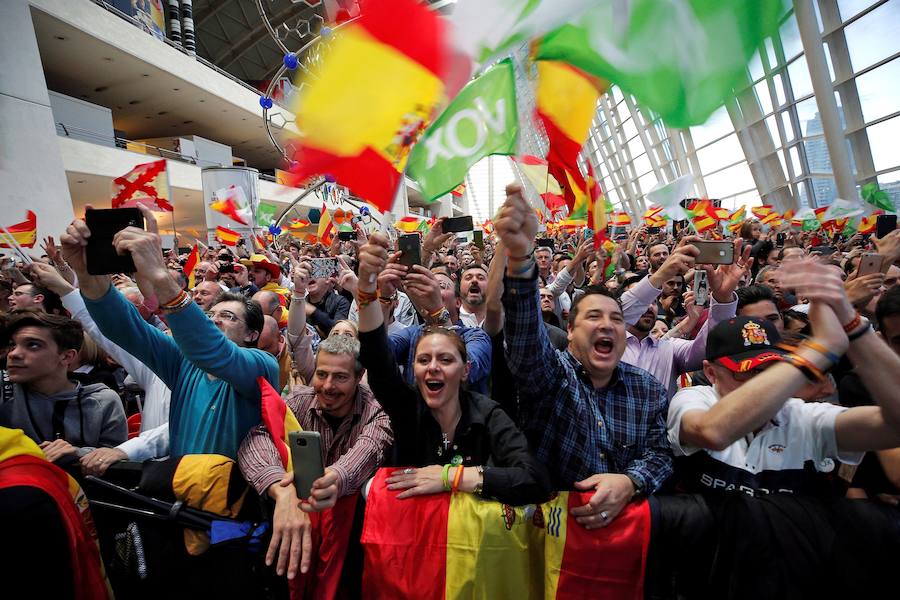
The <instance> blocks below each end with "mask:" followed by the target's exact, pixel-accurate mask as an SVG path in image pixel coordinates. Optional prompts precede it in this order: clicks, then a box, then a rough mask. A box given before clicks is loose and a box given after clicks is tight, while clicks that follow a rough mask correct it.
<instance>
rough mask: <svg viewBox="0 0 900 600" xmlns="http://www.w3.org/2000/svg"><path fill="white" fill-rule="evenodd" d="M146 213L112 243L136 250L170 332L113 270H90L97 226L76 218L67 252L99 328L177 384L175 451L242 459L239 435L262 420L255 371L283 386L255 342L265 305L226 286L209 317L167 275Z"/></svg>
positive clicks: (140, 275) (143, 279)
mask: <svg viewBox="0 0 900 600" xmlns="http://www.w3.org/2000/svg"><path fill="white" fill-rule="evenodd" d="M139 206H140V205H139ZM141 212H142V213H143V215H144V219H145V221H146V222H147V227H148V230H147V231H144V230H141V229H137V228H134V227H128V228H126V229H124V230H122V231H120V232H119V233H117V234H116V236H115V237H114V238H113V242H112V243H113V246H114V247H115V248H116V251H117V252H118V253H119V254H125V253H130V255H131V257H132V259H133V260H134V263H135V267H136V269H137V273H136V280H137V281H138V282H140V285H141V286H142V290H143V292H144V294H145V295H146V296H148V297H149V296H151V295H152V296H155V297H156V299H157V301H158V302H159V305H160V307H161V308H162V310H163V312H164V313H166V315H167V318H168V323H169V327H170V328H171V332H172V335H171V337H170V336H167V335H165V334H164V333H162V332H161V331H159V330H157V329H155V328H154V327H152V326H151V325H149V324H147V323H146V322H145V321H144V320H143V319H142V318H141V317H140V315H139V314H138V312H137V311H136V310H135V309H134V307H133V306H132V305H131V304H129V302H128V301H127V300H126V299H125V298H124V297H123V296H122V295H121V294H120V293H119V292H118V291H117V290H116V289H115V288H114V287H113V286H111V285H110V279H109V277H108V276H105V275H103V276H97V275H91V274H89V273H88V271H87V263H86V259H85V252H84V250H85V246H86V245H87V240H88V238H89V237H90V235H91V232H90V230H89V229H88V228H87V225H86V224H85V222H84V221H83V220H81V219H76V220H75V221H73V222H72V223H71V224H70V225H69V227H68V228H67V230H66V233H65V234H64V235H63V236H62V246H63V256H64V257H65V259H66V261H67V262H68V264H69V265H70V266H71V267H72V269H73V270H74V271H75V273H76V274H77V276H78V281H79V284H80V286H81V295H82V296H83V297H84V300H85V305H86V306H87V309H88V312H89V313H90V315H91V317H92V318H93V319H94V321H95V322H96V324H97V326H98V327H99V328H100V331H101V332H102V333H103V334H104V335H105V336H106V337H107V338H109V339H110V340H111V341H112V342H114V343H115V344H117V345H119V346H120V347H121V348H122V349H123V350H125V351H126V352H128V353H129V354H131V355H133V356H134V357H136V358H137V359H138V360H140V361H141V362H143V363H144V364H146V365H147V366H148V367H149V368H150V370H152V371H153V372H154V373H156V375H157V376H159V378H160V379H161V380H162V381H163V383H165V384H166V386H167V387H168V388H169V389H170V390H172V399H171V405H170V412H169V417H170V418H169V431H170V453H171V455H173V456H182V455H185V454H221V455H224V456H228V457H230V458H236V456H237V450H238V447H239V445H240V443H241V440H242V439H243V438H244V436H245V435H246V433H247V432H248V431H249V430H250V428H251V427H253V426H254V425H257V424H258V423H259V422H260V419H261V414H260V389H259V384H258V383H257V378H258V377H259V376H263V377H265V379H266V380H267V381H268V382H269V383H270V384H271V385H272V386H273V387H274V386H277V385H278V365H277V364H276V362H275V359H274V358H273V357H272V356H271V355H270V354H268V353H266V352H263V351H262V350H259V349H258V348H256V342H257V339H258V338H259V334H260V332H261V331H262V328H263V314H262V310H261V309H260V307H259V304H257V303H256V302H253V301H252V300H250V299H248V298H247V297H245V296H242V295H240V294H233V293H231V292H223V293H222V294H221V295H220V296H219V297H218V298H217V299H216V300H215V301H214V302H213V304H212V308H211V309H210V310H209V311H208V312H207V313H206V316H204V314H203V311H202V310H201V309H200V307H199V306H197V304H195V303H194V302H193V301H192V299H191V297H190V296H189V295H188V294H187V293H185V292H184V291H183V290H182V289H181V288H180V287H179V285H178V283H177V282H175V280H174V279H172V277H171V276H170V275H169V272H168V270H167V268H166V265H165V261H164V260H163V254H162V249H161V247H160V239H159V235H158V234H157V231H156V219H155V218H154V216H153V213H152V212H150V211H148V210H146V209H144V208H143V207H141ZM207 317H208V318H207Z"/></svg>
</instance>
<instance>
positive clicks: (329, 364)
mask: <svg viewBox="0 0 900 600" xmlns="http://www.w3.org/2000/svg"><path fill="white" fill-rule="evenodd" d="M364 372H365V369H364V368H363V366H362V365H361V364H360V362H359V341H358V340H356V339H354V338H351V337H349V336H345V335H336V336H332V337H329V338H327V339H325V340H323V341H322V343H321V344H319V351H318V353H317V355H316V368H315V372H314V374H313V378H312V386H300V387H298V388H296V389H295V390H294V391H293V392H291V394H290V395H289V396H288V397H286V398H285V403H286V404H287V405H288V407H290V409H291V411H293V413H294V416H296V417H297V421H298V422H299V423H300V426H301V427H302V428H303V430H304V431H316V432H318V433H319V435H320V436H321V438H322V444H321V450H322V464H324V465H326V468H325V475H323V476H322V477H320V478H319V479H317V480H316V481H314V482H313V486H312V495H311V497H310V498H309V499H307V498H297V492H296V489H295V488H294V485H293V473H286V472H285V470H284V468H283V467H282V465H281V458H280V456H279V454H278V451H277V450H276V448H275V444H274V443H273V442H272V438H271V436H270V435H269V433H268V432H267V431H266V429H265V427H264V426H259V427H256V428H254V429H253V430H251V431H250V433H249V434H248V436H247V437H246V438H245V439H244V442H243V444H241V449H240V452H239V453H238V464H239V465H240V467H241V472H242V473H243V474H244V477H245V478H246V480H247V481H248V482H249V483H250V484H251V485H253V487H254V488H256V490H257V492H259V493H260V494H261V495H268V496H269V497H270V498H272V499H273V500H275V511H274V514H273V517H272V529H273V534H272V541H271V543H270V545H269V555H270V556H273V555H274V554H275V552H276V551H278V550H279V549H280V552H279V556H280V557H279V560H278V567H277V571H278V574H279V575H283V574H284V572H285V566H286V563H287V557H288V556H290V557H291V558H290V563H289V564H288V565H287V567H288V568H287V573H288V577H293V576H294V575H295V574H296V570H297V565H298V564H300V563H301V561H302V565H303V568H302V569H301V570H303V571H304V572H305V570H306V568H305V567H306V566H308V565H309V560H310V555H309V552H310V539H309V537H310V529H309V517H308V516H307V515H306V514H305V513H306V512H308V511H311V510H314V511H319V510H324V509H326V508H329V507H331V506H333V505H334V503H335V501H336V500H337V498H339V497H341V496H348V495H350V494H355V493H356V492H358V491H359V490H360V488H361V487H362V485H363V484H364V483H365V482H366V480H367V479H369V478H370V477H371V476H372V475H373V474H374V473H375V470H376V469H377V468H378V467H379V465H381V463H382V462H383V460H384V457H385V452H386V451H387V449H388V448H390V446H391V444H392V443H393V433H392V432H391V423H390V419H389V418H388V416H387V414H386V413H385V412H384V411H383V410H382V408H381V405H380V404H378V401H377V400H376V399H375V396H373V395H372V391H371V390H370V389H369V388H368V387H366V386H365V385H360V379H362V376H363V373H364ZM301 500H303V501H304V502H303V504H301V502H300V501H301ZM307 501H308V502H307ZM301 555H302V557H301Z"/></svg>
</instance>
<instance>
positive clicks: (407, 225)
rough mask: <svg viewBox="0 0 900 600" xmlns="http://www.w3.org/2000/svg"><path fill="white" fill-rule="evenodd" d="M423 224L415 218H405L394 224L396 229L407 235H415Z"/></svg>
mask: <svg viewBox="0 0 900 600" xmlns="http://www.w3.org/2000/svg"><path fill="white" fill-rule="evenodd" d="M423 222H424V221H421V220H420V219H417V218H415V217H403V218H402V219H400V220H399V221H396V222H395V223H394V227H395V228H397V229H399V230H400V231H403V232H405V233H415V232H416V231H419V227H420V223H423Z"/></svg>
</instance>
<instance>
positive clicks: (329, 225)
mask: <svg viewBox="0 0 900 600" xmlns="http://www.w3.org/2000/svg"><path fill="white" fill-rule="evenodd" d="M316 235H317V236H318V238H319V241H320V242H321V243H323V244H325V245H326V246H330V245H331V240H332V238H333V237H334V222H333V221H332V220H331V213H329V212H328V209H327V208H326V207H325V205H324V204H323V205H322V216H321V217H319V228H318V230H317V231H316Z"/></svg>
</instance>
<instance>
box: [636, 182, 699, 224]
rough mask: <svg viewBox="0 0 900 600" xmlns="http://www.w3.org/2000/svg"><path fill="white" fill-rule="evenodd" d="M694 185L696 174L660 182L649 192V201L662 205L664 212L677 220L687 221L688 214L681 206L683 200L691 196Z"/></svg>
mask: <svg viewBox="0 0 900 600" xmlns="http://www.w3.org/2000/svg"><path fill="white" fill-rule="evenodd" d="M693 185H694V176H693V175H691V174H687V175H683V176H681V177H679V178H678V179H676V180H675V181H671V182H669V183H663V182H659V183H657V184H656V185H655V186H654V187H653V189H652V190H650V192H649V193H648V194H647V201H648V202H650V203H652V204H658V205H659V206H661V207H662V211H661V212H662V213H663V214H665V215H667V216H668V217H669V218H671V219H672V220H675V221H685V220H687V219H688V216H689V215H688V214H687V212H685V210H684V207H683V206H681V202H682V200H685V199H686V198H688V197H689V195H690V193H691V188H692V187H693Z"/></svg>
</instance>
